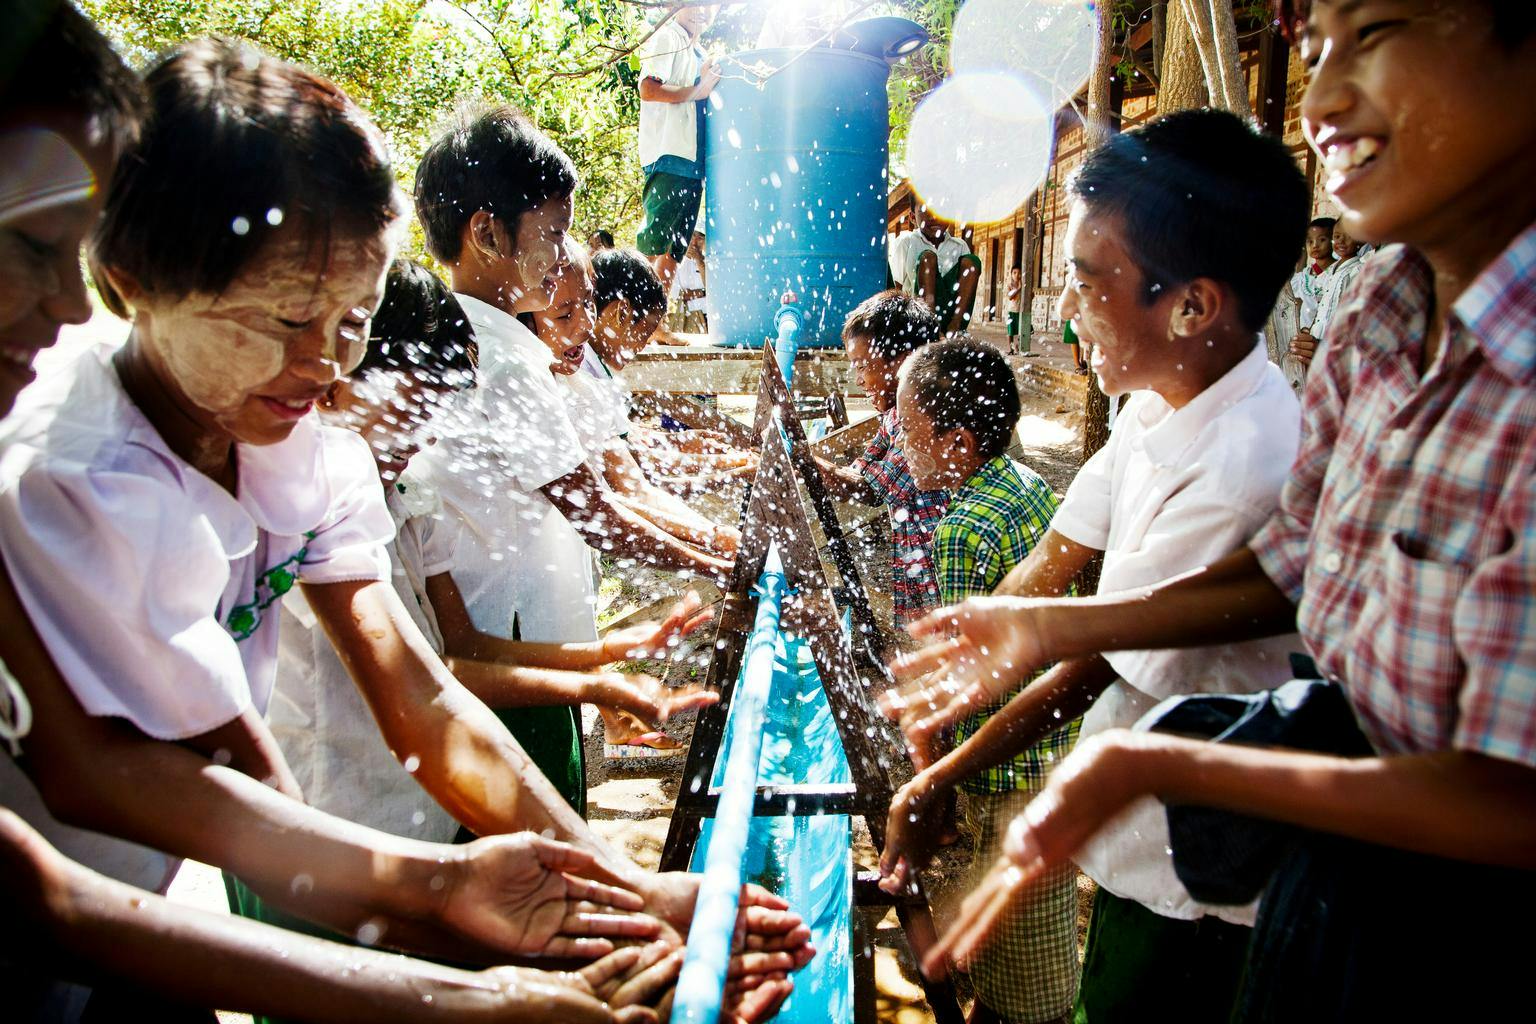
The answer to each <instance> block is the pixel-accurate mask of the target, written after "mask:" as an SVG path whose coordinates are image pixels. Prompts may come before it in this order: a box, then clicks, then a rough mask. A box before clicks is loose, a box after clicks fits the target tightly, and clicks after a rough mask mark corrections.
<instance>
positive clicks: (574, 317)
mask: <svg viewBox="0 0 1536 1024" xmlns="http://www.w3.org/2000/svg"><path fill="white" fill-rule="evenodd" d="M568 252H569V255H570V258H569V259H568V260H567V261H566V262H565V263H564V264H562V265H561V266H560V267H559V268H558V269H557V270H556V286H555V293H554V299H553V301H551V302H550V304H549V307H548V308H547V309H544V310H541V311H539V312H538V313H534V314H531V315H530V317H529V318H530V319H531V320H532V321H533V324H534V329H535V333H536V334H537V336H538V338H539V340H540V341H542V342H543V343H544V344H545V346H546V347H547V348H548V349H549V351H550V353H551V354H552V355H554V356H555V357H556V359H557V362H556V363H554V364H552V369H553V370H554V372H555V373H556V374H557V375H559V376H560V377H561V380H560V382H559V383H560V385H561V387H562V390H563V391H565V392H566V394H565V397H566V400H567V403H568V406H567V409H568V412H569V413H570V415H571V423H572V425H573V426H574V427H575V428H576V432H577V434H578V436H579V437H580V438H581V442H582V445H583V447H584V448H585V449H586V452H587V465H588V466H589V468H591V469H592V471H593V473H594V474H595V475H596V476H597V477H598V478H599V479H601V480H602V481H603V482H604V483H605V484H606V485H607V486H608V487H609V488H611V490H612V493H613V495H614V500H616V501H619V502H622V503H623V504H624V505H625V506H626V507H627V508H629V509H630V510H631V511H633V512H635V513H636V514H638V515H640V516H643V517H645V518H646V519H647V520H649V521H650V522H652V523H654V524H655V525H656V526H657V528H659V529H661V530H664V531H666V532H667V533H668V534H670V535H672V536H674V537H678V538H680V539H682V540H683V541H685V542H690V543H698V544H700V545H704V546H708V547H713V548H717V549H719V550H721V551H722V552H724V553H726V554H734V553H735V550H736V544H737V543H738V542H739V540H740V537H739V534H738V533H737V531H736V529H735V527H729V526H720V525H717V524H715V523H712V522H710V521H709V520H708V519H705V518H704V517H703V516H700V515H699V514H697V513H696V512H694V511H693V510H692V509H690V508H689V507H688V506H686V505H684V504H683V503H682V502H680V501H678V500H677V499H676V498H673V497H672V496H671V495H669V494H666V493H664V492H662V491H660V490H658V489H657V488H655V487H653V486H651V484H650V483H648V482H647V481H646V479H645V477H644V475H643V474H642V473H641V471H640V467H639V466H638V465H636V464H635V460H634V458H633V456H631V455H630V452H629V447H628V445H627V443H626V442H625V439H624V438H625V434H626V432H627V430H628V425H629V420H628V418H627V415H626V413H627V411H628V403H627V402H624V401H616V400H615V397H616V396H615V395H614V393H613V391H612V390H610V389H609V388H605V387H603V386H602V384H601V383H600V382H599V381H598V380H597V379H596V378H593V377H591V376H588V375H587V374H585V373H582V372H579V371H580V370H581V368H582V360H583V359H584V357H585V355H586V353H587V352H588V351H589V350H590V349H589V345H590V342H591V341H592V339H593V337H594V331H593V321H594V319H595V317H594V316H593V302H592V280H591V264H590V262H589V261H588V259H587V257H586V253H585V251H584V250H582V249H581V247H580V246H579V245H577V244H576V243H574V242H573V243H570V245H569V248H568ZM647 270H649V268H647ZM692 600H696V598H692ZM571 639H573V640H577V641H579V640H581V639H583V638H582V637H573V638H571ZM606 704H607V702H599V707H598V710H599V712H600V713H601V714H602V718H603V729H604V734H605V753H606V755H607V756H608V757H615V758H618V757H654V756H665V755H667V754H672V753H676V752H678V751H680V750H682V749H683V747H682V744H680V743H679V742H678V741H677V740H674V739H673V738H672V737H670V736H668V735H667V734H666V733H665V732H662V731H661V730H658V729H651V728H649V727H648V726H647V725H646V724H645V723H644V722H642V721H640V720H639V719H637V718H636V717H635V716H634V715H633V714H631V713H630V712H628V711H622V710H617V709H614V708H610V707H608V706H606Z"/></svg>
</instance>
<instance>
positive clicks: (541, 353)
mask: <svg viewBox="0 0 1536 1024" xmlns="http://www.w3.org/2000/svg"><path fill="white" fill-rule="evenodd" d="M454 297H455V298H457V299H458V300H459V305H461V306H463V307H464V315H465V316H467V317H468V318H469V325H470V326H471V327H473V328H474V329H475V343H476V345H478V346H479V351H480V367H481V373H482V380H484V379H486V378H487V377H488V375H489V373H490V371H491V370H492V369H494V368H495V366H496V365H497V364H498V363H500V362H503V361H504V360H506V359H508V358H512V357H513V353H519V354H520V355H522V356H523V357H524V358H529V357H532V356H537V357H539V358H542V359H543V361H544V364H545V365H546V366H548V365H549V364H550V363H552V362H554V356H552V355H550V353H549V350H548V349H547V348H545V347H544V343H543V342H542V341H540V340H539V336H538V335H536V334H534V333H533V332H532V331H530V330H529V329H528V328H527V327H526V326H524V324H523V322H522V321H521V320H519V319H518V318H517V317H515V316H513V315H512V314H511V313H508V312H507V311H506V310H504V309H500V308H498V307H496V306H493V305H491V304H490V303H489V302H483V301H481V300H480V299H477V298H475V297H474V296H473V295H465V294H464V293H463V292H455V293H454ZM551 376H553V374H551Z"/></svg>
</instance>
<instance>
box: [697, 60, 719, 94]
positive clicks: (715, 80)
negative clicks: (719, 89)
mask: <svg viewBox="0 0 1536 1024" xmlns="http://www.w3.org/2000/svg"><path fill="white" fill-rule="evenodd" d="M719 84H720V62H719V61H718V60H716V59H715V58H713V57H710V58H709V59H708V60H706V61H705V62H704V66H703V67H701V68H699V84H698V85H697V86H696V87H695V88H694V97H693V98H694V99H698V100H702V99H705V98H706V97H708V96H709V94H710V93H712V92H714V91H715V86H717V85H719Z"/></svg>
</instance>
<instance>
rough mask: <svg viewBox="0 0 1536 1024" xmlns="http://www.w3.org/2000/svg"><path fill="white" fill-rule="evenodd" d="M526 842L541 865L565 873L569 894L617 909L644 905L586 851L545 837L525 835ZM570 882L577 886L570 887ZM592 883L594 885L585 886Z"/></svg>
mask: <svg viewBox="0 0 1536 1024" xmlns="http://www.w3.org/2000/svg"><path fill="white" fill-rule="evenodd" d="M525 835H526V834H525ZM519 838H521V837H519ZM525 841H526V842H528V843H530V844H531V845H532V848H533V851H534V854H535V855H536V856H537V857H538V858H539V864H540V865H541V866H543V867H544V868H547V869H548V870H550V871H558V872H559V873H561V874H562V875H564V876H565V880H566V883H567V888H566V892H567V894H568V895H571V896H573V897H575V898H578V899H592V900H595V901H597V902H599V903H606V904H607V905H608V906H610V907H613V908H614V909H616V910H640V909H641V908H643V907H644V906H645V899H644V897H642V896H641V895H640V894H639V893H636V892H635V891H633V890H632V889H630V888H629V885H628V883H627V882H626V881H625V880H624V879H622V878H620V877H619V876H618V875H616V874H614V873H613V871H611V870H610V869H608V868H607V867H604V866H603V865H602V864H601V863H599V862H598V860H597V858H596V857H594V856H592V854H590V853H588V852H587V851H586V850H582V849H578V848H577V847H575V846H572V845H571V844H569V843H562V842H560V841H559V840H558V839H550V838H549V837H548V836H539V835H528V836H527V838H526V840H525ZM572 885H575V886H578V887H579V888H576V889H571V888H570V886H572ZM593 886H595V887H596V888H588V887H593Z"/></svg>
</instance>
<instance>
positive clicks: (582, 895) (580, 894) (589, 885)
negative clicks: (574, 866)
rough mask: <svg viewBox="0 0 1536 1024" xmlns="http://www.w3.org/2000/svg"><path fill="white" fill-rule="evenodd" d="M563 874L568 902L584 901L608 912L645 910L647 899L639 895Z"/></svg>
mask: <svg viewBox="0 0 1536 1024" xmlns="http://www.w3.org/2000/svg"><path fill="white" fill-rule="evenodd" d="M561 874H562V876H563V877H564V878H565V898H566V899H568V900H583V901H586V902H587V903H590V904H592V905H599V906H602V907H603V908H604V909H606V910H643V909H644V908H645V899H644V897H642V896H640V895H639V894H638V893H634V892H630V891H629V890H628V889H621V888H619V887H618V886H616V885H609V884H607V883H606V882H599V881H597V880H595V879H591V878H587V877H586V876H585V875H578V874H574V873H572V872H570V871H564V872H562V873H561Z"/></svg>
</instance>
